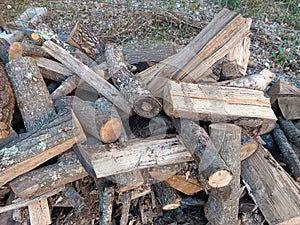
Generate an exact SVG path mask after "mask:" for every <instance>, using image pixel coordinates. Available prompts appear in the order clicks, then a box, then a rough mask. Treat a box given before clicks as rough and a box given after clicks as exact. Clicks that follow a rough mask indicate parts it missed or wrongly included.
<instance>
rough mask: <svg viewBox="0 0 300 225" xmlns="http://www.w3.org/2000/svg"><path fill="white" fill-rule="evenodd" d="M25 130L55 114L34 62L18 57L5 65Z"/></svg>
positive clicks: (31, 128)
mask: <svg viewBox="0 0 300 225" xmlns="http://www.w3.org/2000/svg"><path fill="white" fill-rule="evenodd" d="M6 70H7V74H8V76H9V79H10V81H11V84H12V88H13V90H14V93H15V97H16V100H17V104H18V107H19V109H20V111H21V114H22V117H23V120H24V125H25V127H26V130H27V132H28V131H32V130H34V129H36V128H38V127H40V126H41V125H43V124H45V123H47V122H48V121H49V120H50V119H51V118H53V117H54V115H56V112H55V109H54V106H53V102H52V99H51V98H50V95H49V92H48V89H47V86H46V84H45V82H44V80H43V77H42V74H41V73H40V71H39V68H38V66H37V64H36V62H35V61H34V60H33V59H32V58H30V57H20V58H17V59H15V60H13V61H10V62H9V63H7V65H6Z"/></svg>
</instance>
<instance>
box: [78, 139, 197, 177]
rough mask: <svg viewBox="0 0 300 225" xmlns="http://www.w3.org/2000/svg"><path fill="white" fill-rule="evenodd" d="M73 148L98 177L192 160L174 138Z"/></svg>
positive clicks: (82, 161) (85, 165)
mask: <svg viewBox="0 0 300 225" xmlns="http://www.w3.org/2000/svg"><path fill="white" fill-rule="evenodd" d="M74 148H75V150H76V153H77V154H79V155H80V161H81V163H82V165H83V166H84V167H85V169H86V170H87V171H88V172H89V174H90V175H92V176H94V177H97V178H101V177H107V176H110V175H115V174H119V173H125V172H129V171H134V170H139V169H143V168H149V167H154V166H163V165H169V164H174V163H182V162H187V161H191V160H192V157H191V155H190V153H189V152H188V151H187V150H186V149H185V147H184V146H183V145H182V144H180V142H179V140H178V139H177V138H170V139H162V138H161V137H160V136H156V137H151V138H146V139H136V140H129V141H128V142H125V143H120V144H118V143H114V144H110V145H99V144H94V145H85V144H79V145H76V146H75V147H74Z"/></svg>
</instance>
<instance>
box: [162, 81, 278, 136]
mask: <svg viewBox="0 0 300 225" xmlns="http://www.w3.org/2000/svg"><path fill="white" fill-rule="evenodd" d="M164 96H165V97H164V110H165V112H166V114H167V115H168V116H171V117H175V118H179V117H180V118H184V119H191V120H204V121H212V122H225V121H232V122H234V123H236V124H239V125H241V126H243V128H245V129H248V128H251V129H254V130H255V131H256V135H257V134H263V133H267V132H268V131H270V130H272V128H273V127H274V124H275V121H276V120H277V118H276V116H275V115H274V112H273V110H272V109H271V105H270V102H269V99H268V98H266V97H265V96H264V93H263V92H262V91H257V90H250V89H245V88H236V87H216V86H212V85H207V84H206V85H201V84H189V83H183V82H182V83H176V82H174V81H169V82H168V84H167V86H166V88H165V95H164Z"/></svg>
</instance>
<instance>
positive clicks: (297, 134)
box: [278, 117, 300, 150]
mask: <svg viewBox="0 0 300 225" xmlns="http://www.w3.org/2000/svg"><path fill="white" fill-rule="evenodd" d="M278 121H279V124H280V126H281V127H282V129H283V130H284V132H285V134H286V136H287V138H288V139H289V141H291V142H292V143H293V144H294V145H296V146H297V147H298V148H299V150H300V130H298V129H297V128H296V127H295V125H294V124H293V122H292V121H291V120H285V119H284V118H283V117H279V120H278Z"/></svg>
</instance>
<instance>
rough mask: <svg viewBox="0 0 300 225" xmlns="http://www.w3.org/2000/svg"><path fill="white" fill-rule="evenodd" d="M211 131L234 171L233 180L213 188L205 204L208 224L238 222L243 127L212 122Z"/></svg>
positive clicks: (231, 169) (222, 154) (224, 158)
mask: <svg viewBox="0 0 300 225" xmlns="http://www.w3.org/2000/svg"><path fill="white" fill-rule="evenodd" d="M209 133H210V138H211V140H212V142H213V143H214V144H215V146H216V148H217V149H218V150H219V154H220V155H221V157H222V159H223V160H224V161H225V162H226V165H227V166H228V168H229V169H230V171H231V172H232V180H231V182H230V183H229V184H228V185H227V186H226V187H222V188H212V189H211V190H210V192H209V197H208V201H207V203H206V204H205V217H206V218H207V220H208V221H209V223H208V224H212V225H213V224H238V213H239V198H240V194H241V189H240V173H241V157H240V147H241V128H240V127H238V126H236V125H233V124H226V123H217V124H211V125H210V126H209Z"/></svg>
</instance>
